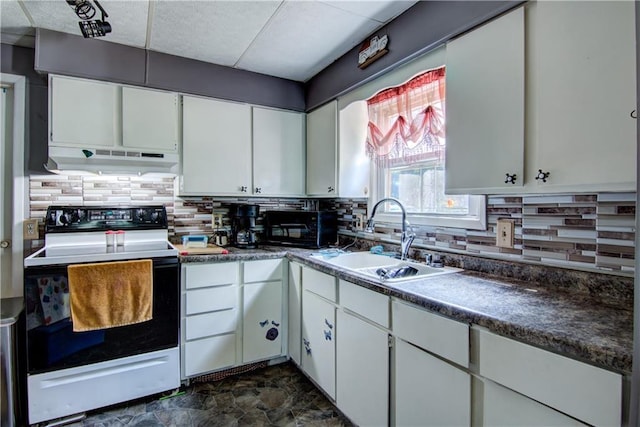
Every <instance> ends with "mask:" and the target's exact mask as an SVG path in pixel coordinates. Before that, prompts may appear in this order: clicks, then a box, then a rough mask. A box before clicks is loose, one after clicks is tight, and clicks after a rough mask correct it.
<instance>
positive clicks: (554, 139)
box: [447, 1, 637, 193]
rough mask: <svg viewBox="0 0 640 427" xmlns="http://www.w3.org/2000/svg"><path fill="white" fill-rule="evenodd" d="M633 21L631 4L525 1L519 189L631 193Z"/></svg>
mask: <svg viewBox="0 0 640 427" xmlns="http://www.w3.org/2000/svg"><path fill="white" fill-rule="evenodd" d="M635 24H636V23H635V14H634V2H624V1H613V2H582V1H562V2H546V1H539V2H533V3H531V4H528V5H527V28H528V38H527V39H528V46H527V53H528V69H527V96H528V97H529V98H528V101H527V109H528V110H527V123H528V124H527V127H528V131H527V153H526V171H527V178H526V181H527V183H526V188H525V190H526V192H528V193H530V192H549V191H553V192H559V191H590V192H597V191H609V190H621V191H635V188H636V186H635V175H636V120H634V119H633V118H631V117H630V115H631V112H632V110H634V109H636V108H637V100H636V73H637V70H636V55H635ZM448 95H449V94H448V93H447V96H448ZM539 170H541V171H542V172H548V173H549V176H548V177H547V179H546V181H547V182H542V180H541V179H538V180H536V179H535V177H536V175H537V174H538V171H539Z"/></svg>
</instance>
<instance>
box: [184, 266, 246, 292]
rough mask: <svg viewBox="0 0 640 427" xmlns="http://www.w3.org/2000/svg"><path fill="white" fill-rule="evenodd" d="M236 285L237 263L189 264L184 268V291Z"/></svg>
mask: <svg viewBox="0 0 640 427" xmlns="http://www.w3.org/2000/svg"><path fill="white" fill-rule="evenodd" d="M234 283H238V263H237V262H223V263H220V264H217V263H216V264H190V265H186V266H185V287H186V289H195V288H204V287H208V286H220V285H231V284H234Z"/></svg>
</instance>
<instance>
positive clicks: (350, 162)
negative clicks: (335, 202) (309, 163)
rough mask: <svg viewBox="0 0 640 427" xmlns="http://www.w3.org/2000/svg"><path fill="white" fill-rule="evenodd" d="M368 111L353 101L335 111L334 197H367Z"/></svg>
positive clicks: (361, 103)
mask: <svg viewBox="0 0 640 427" xmlns="http://www.w3.org/2000/svg"><path fill="white" fill-rule="evenodd" d="M368 123H369V112H368V110H367V103H366V101H357V102H353V103H351V104H349V105H348V106H346V107H345V108H343V109H341V110H340V111H339V113H338V196H340V197H354V198H355V197H369V185H370V175H371V160H370V159H369V156H367V152H366V148H367V147H366V144H365V141H366V139H367V125H368Z"/></svg>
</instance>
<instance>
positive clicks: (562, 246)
mask: <svg viewBox="0 0 640 427" xmlns="http://www.w3.org/2000/svg"><path fill="white" fill-rule="evenodd" d="M174 186H175V183H174V177H173V176H171V175H169V176H151V175H145V176H141V177H138V176H117V177H114V176H96V175H90V176H81V175H32V176H31V179H30V186H29V188H30V209H31V213H30V216H31V217H32V218H40V219H42V218H44V215H45V212H46V208H47V206H49V205H51V204H62V205H74V204H75V205H136V204H143V205H151V204H163V205H165V206H166V208H167V212H168V214H169V220H170V230H169V232H170V235H171V236H172V237H173V238H179V237H180V236H182V235H185V234H203V233H204V234H211V233H212V232H213V230H212V228H211V212H212V211H214V210H215V211H216V212H221V213H223V214H226V213H227V212H228V208H229V204H230V203H238V202H240V203H257V204H259V205H260V207H261V208H260V209H261V212H264V211H265V210H273V209H284V210H288V209H318V208H320V209H336V210H337V211H338V212H339V229H340V232H341V234H342V239H341V240H342V241H343V242H345V243H346V244H348V243H349V242H351V241H352V239H353V238H354V237H358V238H359V239H363V238H368V239H369V238H372V237H374V238H375V239H377V240H379V241H382V242H384V241H389V237H388V233H392V234H393V233H398V232H399V230H397V229H394V228H392V227H385V225H384V224H382V223H377V228H376V231H377V233H376V235H375V236H370V235H365V234H364V233H361V232H360V233H354V232H353V229H352V225H353V224H352V222H353V221H352V218H353V215H354V214H357V213H362V214H365V215H366V213H367V201H366V199H333V200H331V199H330V200H322V199H299V198H212V197H190V198H179V197H176V196H175V194H176V193H175V189H174ZM635 200H636V199H635V193H600V194H582V195H550V196H545V195H531V196H489V197H488V199H487V223H488V227H487V230H485V231H477V230H464V229H450V228H433V227H415V232H416V234H417V236H416V240H415V241H414V246H415V247H423V248H429V249H433V250H442V251H451V252H455V253H461V254H468V255H479V256H483V257H488V258H494V259H501V260H510V261H517V262H527V263H536V264H542V265H555V266H560V267H567V268H572V269H586V270H592V271H596V270H598V271H607V272H616V273H622V274H625V275H631V273H632V272H633V271H634V263H635V242H634V239H635V233H634V229H635V228H634V227H635V212H636V202H635ZM501 218H505V219H512V220H513V221H514V222H515V224H516V229H515V246H514V248H513V249H505V248H498V247H496V246H495V231H494V229H495V225H496V223H497V220H498V219H501ZM228 225H229V224H228V219H227V221H225V226H227V227H228ZM383 233H387V234H383ZM394 240H395V241H396V242H397V239H395V238H394ZM36 244H37V242H36Z"/></svg>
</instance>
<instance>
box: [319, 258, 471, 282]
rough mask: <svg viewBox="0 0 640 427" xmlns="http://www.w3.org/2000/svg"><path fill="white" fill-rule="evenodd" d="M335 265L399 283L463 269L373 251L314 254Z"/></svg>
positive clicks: (381, 279)
mask: <svg viewBox="0 0 640 427" xmlns="http://www.w3.org/2000/svg"><path fill="white" fill-rule="evenodd" d="M313 257H314V258H315V259H318V260H322V261H324V262H326V263H328V264H331V265H333V266H335V267H340V268H343V269H345V270H349V271H351V272H354V273H359V274H362V275H364V276H367V277H369V278H373V279H377V280H380V281H381V282H384V283H398V282H405V281H408V280H417V279H425V278H427V277H433V276H440V275H443V274H451V273H457V272H460V271H462V269H459V268H455V267H431V266H429V265H426V264H421V263H419V262H415V261H402V260H399V259H396V258H391V257H388V256H386V255H379V254H374V253H371V252H348V253H341V254H338V255H335V254H330V255H322V254H320V255H313Z"/></svg>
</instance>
